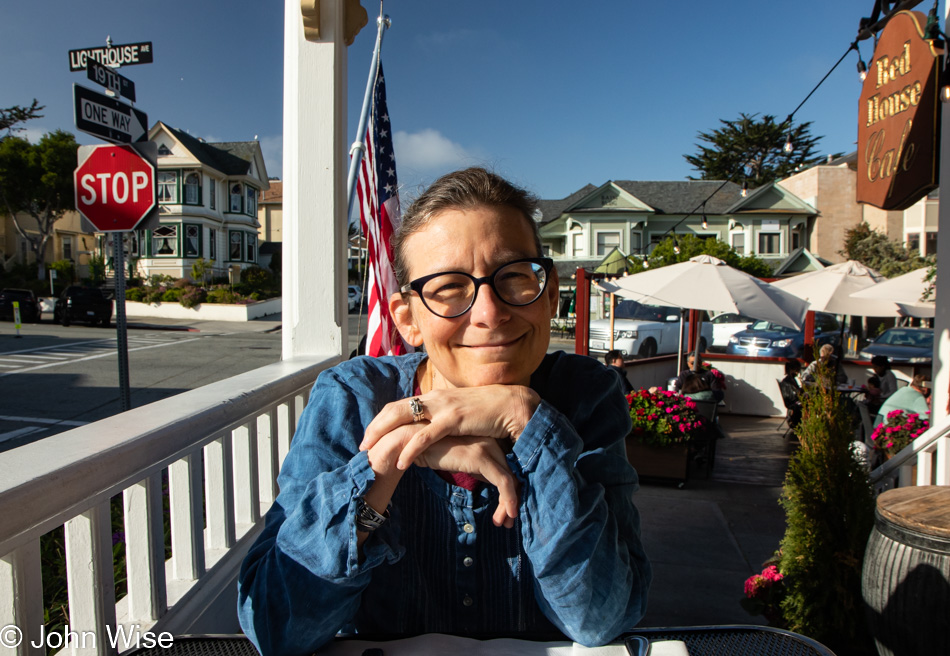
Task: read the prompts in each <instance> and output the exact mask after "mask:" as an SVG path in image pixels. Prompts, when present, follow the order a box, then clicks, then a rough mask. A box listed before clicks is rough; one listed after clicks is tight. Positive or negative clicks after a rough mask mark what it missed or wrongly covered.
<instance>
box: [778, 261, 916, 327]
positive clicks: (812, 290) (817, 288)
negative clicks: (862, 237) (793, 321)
mask: <svg viewBox="0 0 950 656" xmlns="http://www.w3.org/2000/svg"><path fill="white" fill-rule="evenodd" d="M884 280H886V278H884V276H882V275H881V274H879V273H878V272H877V271H875V270H874V269H870V268H868V267H866V266H864V265H863V264H861V263H860V262H856V261H855V260H848V261H847V262H842V263H840V264H834V265H832V266H830V267H826V268H824V269H819V270H818V271H811V272H809V273H803V274H802V275H800V276H795V277H793V278H787V279H785V280H779V281H777V282H773V283H772V286H773V287H778V288H779V289H781V290H783V291H786V292H789V293H791V294H794V295H795V296H798V297H799V298H802V299H804V300H806V301H808V303H809V304H810V306H811V307H809V308H808V309H810V310H815V311H816V312H828V313H830V314H850V315H851V316H860V317H893V316H897V315H899V314H900V313H901V312H900V308H899V307H898V306H897V304H896V303H895V302H894V301H888V300H883V299H881V298H879V297H876V296H871V297H870V298H852V297H851V295H852V294H854V293H855V292H859V291H862V290H865V289H867V288H868V287H873V286H875V285H877V284H878V283H880V282H882V281H884Z"/></svg>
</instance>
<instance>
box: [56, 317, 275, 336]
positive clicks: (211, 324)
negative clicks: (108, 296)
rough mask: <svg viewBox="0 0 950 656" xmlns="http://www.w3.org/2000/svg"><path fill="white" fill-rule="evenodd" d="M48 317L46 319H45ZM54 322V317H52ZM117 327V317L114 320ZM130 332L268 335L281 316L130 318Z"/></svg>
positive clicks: (128, 321)
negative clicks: (210, 318) (217, 319)
mask: <svg viewBox="0 0 950 656" xmlns="http://www.w3.org/2000/svg"><path fill="white" fill-rule="evenodd" d="M45 318H46V317H44V319H45ZM50 320H52V315H50ZM112 323H113V325H115V317H113V318H112ZM126 323H127V324H128V327H129V330H179V331H189V332H205V333H267V332H274V331H277V330H280V327H281V315H280V313H278V314H271V315H268V316H266V317H262V318H260V319H252V320H250V321H193V320H190V319H162V318H159V317H148V318H142V317H130V318H128V319H127V320H126Z"/></svg>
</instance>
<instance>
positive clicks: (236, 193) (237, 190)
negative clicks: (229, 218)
mask: <svg viewBox="0 0 950 656" xmlns="http://www.w3.org/2000/svg"><path fill="white" fill-rule="evenodd" d="M243 200H244V190H243V189H242V188H241V183H240V182H236V183H234V184H233V185H231V205H230V208H231V209H230V211H231V212H235V213H240V211H241V207H242V205H241V201H243Z"/></svg>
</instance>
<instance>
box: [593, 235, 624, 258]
mask: <svg viewBox="0 0 950 656" xmlns="http://www.w3.org/2000/svg"><path fill="white" fill-rule="evenodd" d="M619 247H620V233H619V232H598V233H597V255H598V257H603V256H604V255H606V254H607V253H608V252H610V250H611V249H613V248H619Z"/></svg>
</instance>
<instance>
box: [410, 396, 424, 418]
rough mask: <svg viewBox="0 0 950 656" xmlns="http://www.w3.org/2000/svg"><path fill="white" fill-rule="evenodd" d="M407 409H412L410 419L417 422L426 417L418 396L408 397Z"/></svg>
mask: <svg viewBox="0 0 950 656" xmlns="http://www.w3.org/2000/svg"><path fill="white" fill-rule="evenodd" d="M409 409H410V410H412V421H413V422H419V421H422V420H423V419H425V418H426V413H425V409H424V408H423V407H422V401H420V400H419V397H418V396H417V397H415V398H412V399H409Z"/></svg>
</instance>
